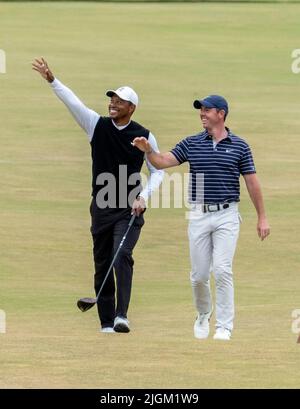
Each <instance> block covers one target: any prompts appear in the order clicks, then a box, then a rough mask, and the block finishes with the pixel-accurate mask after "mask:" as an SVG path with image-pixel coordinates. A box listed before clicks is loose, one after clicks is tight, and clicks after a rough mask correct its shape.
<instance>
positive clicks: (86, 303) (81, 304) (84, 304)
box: [77, 298, 97, 312]
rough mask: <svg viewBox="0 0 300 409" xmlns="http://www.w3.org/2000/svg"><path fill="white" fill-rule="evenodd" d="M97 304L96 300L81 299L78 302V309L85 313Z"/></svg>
mask: <svg viewBox="0 0 300 409" xmlns="http://www.w3.org/2000/svg"><path fill="white" fill-rule="evenodd" d="M96 302H97V300H96V298H80V300H78V301H77V307H78V308H79V309H80V311H82V312H85V311H87V310H89V309H90V308H92V307H93V306H94V305H95V304H96Z"/></svg>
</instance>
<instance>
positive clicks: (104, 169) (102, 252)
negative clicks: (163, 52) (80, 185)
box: [32, 58, 163, 332]
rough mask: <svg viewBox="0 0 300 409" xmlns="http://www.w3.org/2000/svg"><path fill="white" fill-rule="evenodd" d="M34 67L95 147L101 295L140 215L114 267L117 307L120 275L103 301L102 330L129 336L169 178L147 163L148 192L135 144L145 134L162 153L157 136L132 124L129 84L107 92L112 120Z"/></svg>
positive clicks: (39, 62) (134, 100)
mask: <svg viewBox="0 0 300 409" xmlns="http://www.w3.org/2000/svg"><path fill="white" fill-rule="evenodd" d="M32 68H33V69H34V70H36V71H38V72H39V73H40V74H41V75H42V77H43V78H44V79H46V80H47V81H48V82H49V83H50V84H51V87H52V89H53V91H54V92H55V94H56V95H57V96H58V98H59V99H60V100H61V101H62V102H63V103H64V104H65V105H66V106H67V107H68V109H69V110H70V112H71V114H72V115H73V117H74V118H75V120H76V121H77V122H78V124H79V125H80V126H81V127H82V128H83V129H84V130H85V131H86V133H87V135H88V137H89V141H90V144H91V149H92V162H93V166H92V178H93V180H92V203H91V207H90V212H91V218H92V223H91V224H92V225H91V233H92V236H93V243H94V248H93V253H94V264H95V292H96V294H97V293H98V291H99V289H100V287H101V284H102V282H103V279H104V277H105V275H106V272H107V270H108V267H109V265H110V263H111V260H112V257H113V255H114V253H115V252H116V249H117V248H118V246H119V244H120V241H121V239H122V237H123V235H124V233H125V231H126V229H127V226H128V223H129V220H130V218H131V214H133V213H135V214H136V215H137V216H138V217H136V219H135V221H134V224H133V226H132V228H131V230H130V231H129V233H128V235H127V238H126V242H125V243H124V245H123V246H122V248H121V251H120V253H119V255H118V257H117V260H116V262H115V264H114V271H115V275H116V287H117V291H116V293H117V297H116V300H117V303H115V279H114V274H110V275H109V277H108V279H107V281H106V283H105V285H104V287H103V289H102V292H101V296H100V298H99V302H98V314H99V318H100V323H101V332H129V331H130V328H129V321H128V319H127V310H128V307H129V301H130V294H131V285H132V274H133V263H134V261H133V258H132V252H133V248H134V246H135V245H136V243H137V241H138V238H139V235H140V231H141V228H142V226H143V224H144V217H143V212H144V210H145V207H146V201H147V199H148V198H149V196H150V195H151V193H152V192H153V191H154V190H155V189H156V188H157V187H158V186H159V185H160V183H161V181H162V179H163V171H161V170H157V169H155V167H153V166H152V165H151V164H150V162H149V161H148V160H147V159H146V164H147V167H148V169H149V171H150V178H149V181H148V183H147V186H145V188H144V189H142V186H141V176H140V171H141V168H142V165H143V161H144V159H145V155H144V153H143V152H141V151H140V150H139V149H137V148H136V147H134V146H133V145H132V141H133V140H134V138H135V137H138V136H141V135H142V136H144V137H145V138H146V139H147V140H148V141H149V143H150V145H151V146H152V147H153V149H155V151H158V147H157V143H156V140H155V137H154V136H153V135H152V134H151V132H149V131H148V130H147V129H145V128H144V127H142V126H141V125H139V124H138V123H136V122H133V121H131V116H132V114H133V113H134V111H135V109H136V106H137V105H138V96H137V94H136V93H135V91H134V90H133V89H132V88H130V87H127V86H124V87H121V88H118V89H117V90H110V91H107V93H106V95H107V96H108V97H110V103H109V106H108V108H109V117H103V116H100V115H99V114H98V113H96V112H94V111H93V110H91V109H89V108H87V107H86V106H85V105H84V104H83V103H82V102H81V101H80V100H79V99H78V98H77V96H76V95H74V93H73V92H72V91H71V90H70V89H69V88H67V87H66V86H64V85H63V84H62V83H61V82H60V81H59V80H58V79H56V78H55V77H54V75H53V74H52V72H51V70H50V69H49V67H48V64H47V62H46V61H45V60H44V59H43V58H41V59H35V61H34V62H33V64H32Z"/></svg>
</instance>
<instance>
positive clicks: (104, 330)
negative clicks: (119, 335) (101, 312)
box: [100, 327, 115, 333]
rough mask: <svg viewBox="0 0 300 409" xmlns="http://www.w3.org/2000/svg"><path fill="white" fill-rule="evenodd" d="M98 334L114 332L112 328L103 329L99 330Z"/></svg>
mask: <svg viewBox="0 0 300 409" xmlns="http://www.w3.org/2000/svg"><path fill="white" fill-rule="evenodd" d="M100 332H107V333H111V332H115V330H114V329H113V327H104V328H101V329H100Z"/></svg>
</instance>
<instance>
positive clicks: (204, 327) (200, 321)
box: [194, 311, 212, 339]
mask: <svg viewBox="0 0 300 409" xmlns="http://www.w3.org/2000/svg"><path fill="white" fill-rule="evenodd" d="M211 315H212V311H210V312H207V313H205V314H198V317H197V319H196V321H195V324H194V336H195V338H198V339H206V338H207V337H208V335H209V320H210V317H211Z"/></svg>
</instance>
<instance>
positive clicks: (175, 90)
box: [0, 3, 300, 389]
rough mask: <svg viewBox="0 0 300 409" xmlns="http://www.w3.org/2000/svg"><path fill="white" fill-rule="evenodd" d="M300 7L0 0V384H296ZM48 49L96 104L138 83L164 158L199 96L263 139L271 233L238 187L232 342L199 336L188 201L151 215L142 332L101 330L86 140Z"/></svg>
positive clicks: (136, 296)
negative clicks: (84, 303)
mask: <svg viewBox="0 0 300 409" xmlns="http://www.w3.org/2000/svg"><path fill="white" fill-rule="evenodd" d="M299 13H300V5H299V4H298V5H297V4H273V5H272V4H261V5H258V4H246V5H245V4H244V5H243V4H227V5H226V4H225V5H224V4H223V5H222V4H160V5H159V4H130V5H128V4H127V5H126V4H95V3H51V4H50V3H48V4H47V3H31V4H30V3H19V4H9V3H0V49H3V50H5V52H6V58H7V73H6V74H0V118H1V120H0V138H1V142H0V143H1V145H0V146H1V156H0V172H1V189H0V209H1V213H0V231H1V235H0V249H1V250H0V251H1V257H0V278H1V279H0V309H1V310H4V311H5V312H6V317H7V331H6V333H5V334H0V388H99V389H100V388H160V387H161V388H256V387H259V388H299V386H300V359H299V356H300V345H299V344H297V343H296V339H297V335H296V334H295V333H293V332H292V322H293V319H292V311H293V310H295V309H300V285H299V284H300V276H299V261H300V260H299V254H300V251H299V228H300V222H299V214H300V200H299V199H300V198H299V188H300V183H299V155H300V152H299V148H300V137H299V133H300V129H299V113H300V74H298V75H297V74H293V73H292V71H291V64H292V58H291V53H292V51H293V50H294V49H296V48H300V39H299ZM41 55H42V56H44V57H45V58H46V59H47V60H48V62H49V64H50V67H51V68H53V71H54V74H55V75H56V76H57V78H59V79H61V80H62V81H63V82H64V83H65V84H66V85H68V86H70V87H71V89H73V90H74V92H75V93H76V94H77V95H78V96H79V97H80V98H81V99H82V100H83V101H84V102H85V103H86V104H87V105H88V106H90V107H91V108H93V109H94V110H96V111H98V112H100V113H103V114H106V113H107V102H108V100H107V98H106V97H105V91H106V89H109V88H114V87H118V86H120V85H121V84H128V85H131V86H133V87H134V88H135V89H136V90H137V91H138V93H139V94H140V99H141V104H140V107H139V109H138V111H137V112H136V115H135V120H136V121H138V122H141V123H142V124H144V126H146V127H148V128H149V129H151V131H152V132H153V133H154V135H155V136H156V137H157V139H158V142H159V145H160V149H161V150H162V151H166V150H168V149H170V148H172V147H173V146H174V145H175V144H176V142H177V141H179V140H181V139H182V138H183V137H185V136H187V135H192V134H194V133H196V132H198V130H200V129H201V127H200V121H199V118H198V114H197V111H195V110H194V109H193V108H192V102H193V100H194V99H195V97H200V96H205V95H207V94H209V93H219V94H221V95H225V96H226V97H227V98H228V100H229V102H230V109H231V111H230V115H229V118H228V126H229V127H230V128H231V129H232V130H233V131H235V132H236V133H237V134H238V135H241V136H243V137H244V138H245V139H246V140H247V141H248V142H249V143H250V145H251V146H252V149H253V153H254V156H255V160H256V166H257V170H258V174H259V177H260V180H261V183H262V186H263V191H264V196H265V203H266V207H267V211H268V216H269V221H270V224H271V227H272V234H271V236H270V238H269V239H268V240H267V241H266V242H263V243H261V242H260V241H259V240H258V238H257V236H256V213H255V210H254V207H253V206H252V204H251V203H250V199H249V198H248V195H247V192H246V190H245V187H244V183H243V180H242V181H241V182H242V186H243V188H242V197H241V199H242V201H241V213H242V216H243V224H242V228H241V233H240V240H239V244H238V248H237V253H236V257H235V264H234V273H235V291H236V292H235V294H236V319H235V330H234V333H233V338H232V341H231V342H230V343H223V342H216V341H213V340H212V336H210V338H209V339H208V340H206V341H203V342H201V341H199V340H196V339H194V338H193V323H194V319H195V311H194V307H193V304H192V294H191V289H190V282H189V269H190V264H189V253H188V242H187V233H186V231H187V220H186V219H185V209H174V208H171V209H149V210H148V211H147V213H146V216H145V217H146V224H145V227H144V229H143V232H142V237H141V239H140V241H139V243H138V245H137V247H136V250H135V276H134V288H133V293H132V301H131V306H130V311H129V318H130V322H131V327H132V332H131V333H130V334H128V335H125V334H100V333H98V329H99V328H98V318H97V315H96V308H94V309H93V310H91V311H89V312H87V313H85V314H82V313H81V312H80V311H79V310H78V309H77V307H76V300H77V299H78V298H80V297H83V296H92V295H93V263H92V246H91V237H90V233H89V226H90V220H89V202H90V180H91V178H90V170H91V162H90V147H89V144H88V142H87V138H86V136H85V134H84V133H83V132H82V130H81V129H80V128H79V127H78V126H77V125H76V123H75V122H74V120H73V119H72V117H71V115H70V114H69V113H68V111H67V110H66V109H65V107H64V106H63V105H62V104H61V102H60V101H58V100H57V99H56V97H55V96H54V95H53V93H52V91H51V89H50V87H49V86H48V84H47V83H46V82H44V81H43V80H42V79H41V78H40V76H39V75H38V74H37V73H36V72H34V71H32V70H31V61H32V60H33V58H34V57H37V56H41ZM174 171H178V172H185V171H187V166H182V167H179V168H177V169H176V168H175V169H174ZM213 323H214V319H213Z"/></svg>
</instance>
